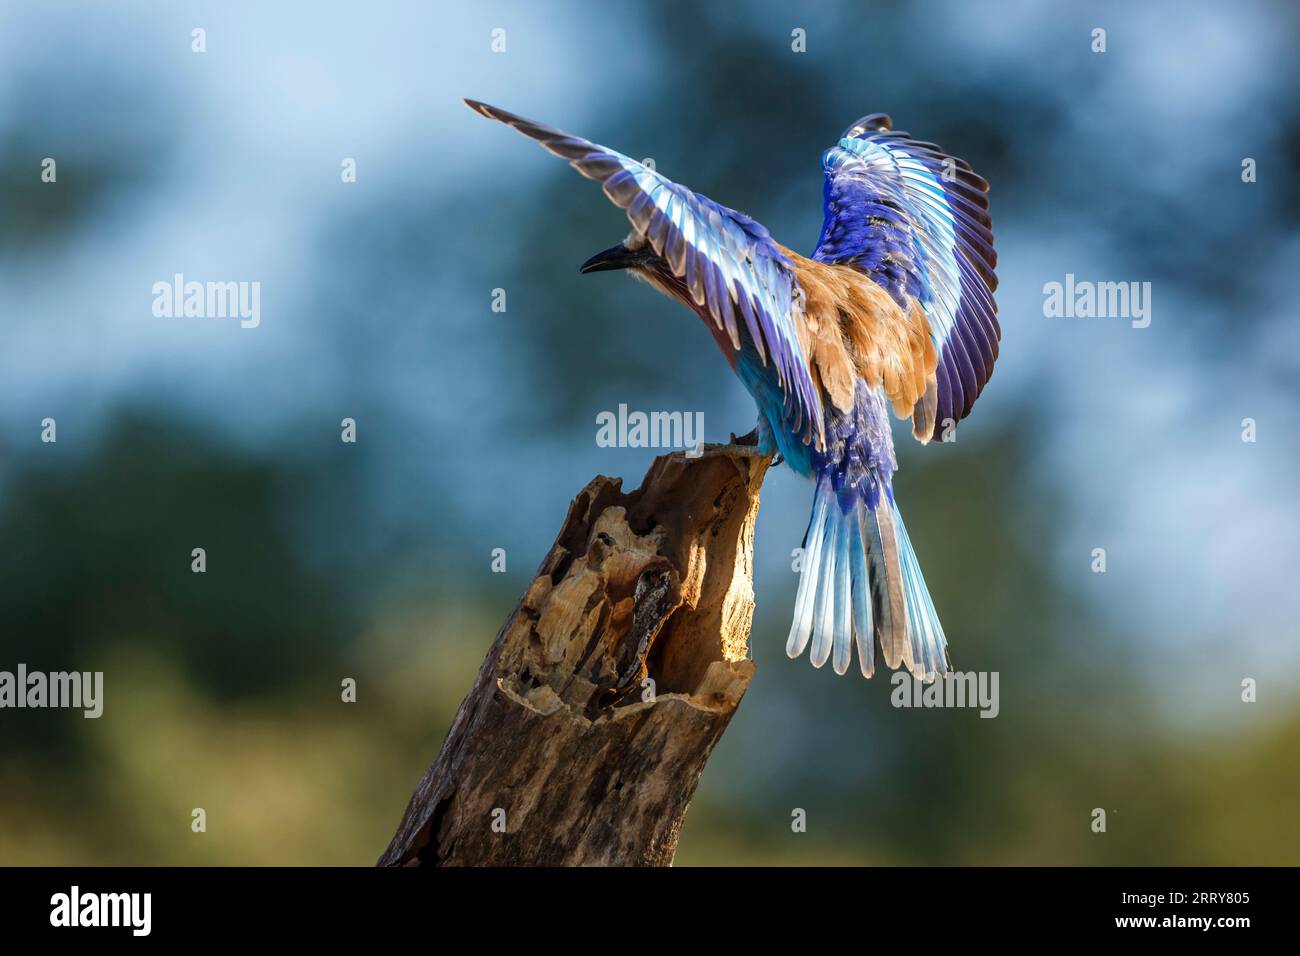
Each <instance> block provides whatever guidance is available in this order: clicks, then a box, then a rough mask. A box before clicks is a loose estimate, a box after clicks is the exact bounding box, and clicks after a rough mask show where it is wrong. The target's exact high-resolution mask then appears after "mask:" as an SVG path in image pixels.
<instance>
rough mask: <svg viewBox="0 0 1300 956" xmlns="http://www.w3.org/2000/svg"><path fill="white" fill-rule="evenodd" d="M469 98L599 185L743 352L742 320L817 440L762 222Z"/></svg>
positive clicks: (783, 277)
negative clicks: (625, 213) (566, 161)
mask: <svg viewBox="0 0 1300 956" xmlns="http://www.w3.org/2000/svg"><path fill="white" fill-rule="evenodd" d="M465 105H466V106H468V107H469V108H470V109H472V110H474V111H475V112H477V113H481V114H482V115H484V116H486V117H488V118H489V119H494V120H497V121H499V122H502V123H505V124H506V125H507V126H512V127H514V128H515V129H517V130H518V131H519V132H521V133H523V134H524V135H525V136H529V137H531V138H533V139H535V140H537V141H538V142H539V143H541V144H542V146H543V147H545V148H546V149H547V150H548V151H549V152H551V153H554V154H555V155H556V156H559V157H561V158H563V159H567V160H568V161H569V165H570V166H572V167H573V168H574V169H576V170H577V171H578V172H580V173H582V175H584V176H586V177H587V178H588V179H594V180H596V181H597V182H599V183H600V184H601V185H602V186H603V187H604V190H605V195H606V196H608V197H609V198H610V199H611V200H612V201H613V202H614V204H615V205H616V206H619V207H620V208H622V209H624V210H626V211H627V218H628V220H629V221H631V223H632V227H633V228H634V229H635V230H636V231H637V232H638V233H640V234H641V235H643V236H645V238H646V239H647V240H648V241H649V243H650V245H651V247H652V248H653V249H654V251H655V253H656V254H658V255H659V256H660V257H661V258H662V259H664V261H666V262H667V263H668V265H669V267H670V268H671V269H672V271H673V274H674V275H676V276H677V277H678V278H679V279H681V280H682V281H683V282H684V283H685V285H686V288H687V289H689V290H690V294H691V297H692V298H693V299H694V300H695V303H696V304H697V305H700V306H704V307H706V308H707V310H708V313H709V315H710V316H711V317H712V319H713V321H714V323H715V324H716V325H717V327H718V328H719V329H720V330H723V331H725V333H726V334H727V336H728V337H729V338H730V340H731V344H732V345H733V346H734V347H735V348H736V349H737V350H739V349H740V348H741V346H742V340H741V326H740V323H741V322H743V323H744V327H745V329H746V330H747V331H748V333H749V338H750V339H751V340H752V341H753V343H754V348H755V349H756V351H757V352H758V355H759V358H760V359H761V361H762V362H763V364H764V365H767V364H769V362H770V364H771V366H772V367H773V368H774V370H775V372H776V376H777V379H778V381H779V382H780V385H781V389H782V392H783V393H784V395H785V401H786V419H787V421H788V422H789V423H790V425H791V428H792V430H793V431H794V433H795V434H796V435H800V436H801V437H802V439H803V441H804V442H806V443H813V442H816V443H817V444H818V445H819V446H820V445H821V443H822V441H823V425H822V405H821V402H820V401H819V399H818V396H817V392H816V389H815V388H814V386H813V382H812V378H811V376H810V374H809V371H808V363H807V361H806V360H805V358H804V355H803V350H802V348H801V347H800V344H799V338H798V335H797V333H796V331H795V324H794V316H793V314H792V311H791V305H792V301H791V300H792V298H793V296H794V294H795V279H794V272H793V269H792V267H791V264H790V262H789V260H788V259H787V258H786V257H785V256H784V255H783V254H782V253H781V251H780V249H778V248H777V245H776V243H775V242H774V241H773V240H772V237H771V236H770V235H768V232H767V230H766V229H765V228H763V226H762V225H760V224H759V223H757V222H755V221H754V220H753V219H751V218H750V217H749V216H746V215H745V214H743V213H739V212H736V211H735V210H733V209H728V208H727V207H726V206H722V205H719V204H718V203H716V202H714V201H713V200H711V199H709V198H708V197H707V196H701V195H700V194H698V193H695V192H692V191H691V190H690V189H687V188H686V187H685V186H681V185H679V184H677V183H674V182H672V181H671V180H669V179H667V178H665V177H664V176H661V175H660V174H659V173H657V172H656V171H655V170H653V169H651V168H650V167H648V166H646V165H644V164H643V163H639V162H637V161H636V160H635V159H631V158H630V157H628V156H624V155H623V154H622V153H619V152H615V151H614V150H612V149H607V148H606V147H604V146H599V145H597V144H595V143H591V142H588V141H587V140H585V139H580V138H579V137H577V136H570V135H569V134H567V133H564V132H561V131H560V130H557V129H552V128H551V127H549V126H543V125H541V124H540V123H534V122H533V121H531V120H527V119H523V118H522V117H519V116H515V115H514V114H512V113H507V112H506V111H505V110H501V109H497V108H496V107H494V106H488V105H487V104H486V103H479V102H476V101H474V100H466V101H465Z"/></svg>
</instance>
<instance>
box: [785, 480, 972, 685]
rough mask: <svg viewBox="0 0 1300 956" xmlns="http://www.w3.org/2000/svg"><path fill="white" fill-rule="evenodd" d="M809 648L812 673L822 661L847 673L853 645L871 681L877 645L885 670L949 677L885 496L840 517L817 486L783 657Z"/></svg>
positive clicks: (821, 483)
mask: <svg viewBox="0 0 1300 956" xmlns="http://www.w3.org/2000/svg"><path fill="white" fill-rule="evenodd" d="M810 641H811V643H812V652H811V654H810V658H811V660H812V663H813V666H814V667H821V666H822V665H823V664H825V663H826V661H827V660H828V659H829V660H830V661H831V666H832V667H833V668H834V669H835V673H837V674H843V673H844V672H845V671H847V670H848V669H849V660H850V656H851V652H852V645H853V644H854V643H856V644H857V646H858V664H859V666H860V667H861V668H862V674H863V676H864V677H870V676H871V675H872V674H873V673H875V669H876V657H875V644H876V643H877V642H879V644H880V651H881V654H882V655H883V656H884V659H885V663H886V664H887V665H888V666H889V667H891V668H897V667H898V666H899V664H900V663H901V664H902V665H903V666H904V667H906V668H907V669H908V670H909V671H910V672H911V673H912V674H913V676H915V677H918V678H920V679H922V680H926V681H929V680H933V679H934V678H935V677H936V676H942V675H944V674H947V673H949V672H950V670H951V668H950V667H949V664H948V644H947V641H946V640H945V639H944V636H943V627H942V626H941V625H940V624H939V616H938V615H937V614H936V613H935V611H934V602H933V601H931V600H930V592H929V591H928V590H927V589H926V586H925V578H923V577H922V576H921V567H920V565H919V564H918V563H917V560H916V552H914V551H913V550H912V543H911V541H909V540H908V538H907V529H906V528H904V527H903V517H902V515H900V514H899V512H898V506H897V505H896V504H895V503H894V500H893V495H892V494H891V493H890V492H889V491H887V490H886V491H883V492H882V493H881V495H880V496H879V499H878V500H877V501H876V505H875V507H874V508H873V507H872V506H871V503H870V502H868V501H867V500H866V499H865V498H858V500H856V501H854V502H853V503H852V504H851V505H849V507H848V508H847V510H846V509H845V508H844V507H843V506H842V505H841V502H840V498H839V495H838V494H837V493H836V492H835V489H834V487H833V486H832V483H831V479H830V478H829V477H827V476H823V477H821V478H819V479H818V482H817V496H816V498H815V499H814V500H813V511H812V519H811V520H810V521H809V523H808V531H807V533H806V534H805V535H804V546H803V559H802V568H801V576H800V578H799V593H798V597H796V598H795V606H794V623H793V625H791V627H790V640H789V641H788V642H787V643H786V653H787V654H789V655H790V657H792V658H793V657H798V656H799V655H800V654H802V653H803V652H804V648H806V647H807V646H808V644H809V642H810Z"/></svg>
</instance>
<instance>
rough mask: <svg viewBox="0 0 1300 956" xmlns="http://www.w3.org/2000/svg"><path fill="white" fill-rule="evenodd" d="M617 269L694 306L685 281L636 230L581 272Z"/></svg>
mask: <svg viewBox="0 0 1300 956" xmlns="http://www.w3.org/2000/svg"><path fill="white" fill-rule="evenodd" d="M615 269H618V270H621V271H623V272H626V273H627V274H628V275H629V276H631V277H632V278H633V279H639V280H640V281H641V282H644V283H646V284H647V285H649V286H650V287H651V288H653V289H655V290H656V291H657V292H660V293H662V294H663V295H666V296H668V298H670V299H676V300H678V301H680V302H683V303H685V304H686V305H688V306H691V305H692V303H691V302H690V301H689V296H688V294H687V292H686V287H685V286H684V285H683V284H682V281H681V280H680V279H678V278H677V277H676V276H674V275H673V272H672V270H671V269H670V268H668V263H667V262H665V261H664V259H663V257H662V256H660V255H659V254H658V253H656V252H655V251H654V248H653V247H652V246H651V245H650V243H649V242H648V241H647V240H646V237H645V236H643V235H641V233H639V232H637V231H636V230H635V229H634V230H632V232H631V233H630V234H629V235H628V237H627V238H626V239H624V240H623V241H622V242H620V243H619V244H618V245H616V246H610V247H609V248H608V249H606V250H605V251H603V252H598V253H596V254H595V255H594V256H592V257H591V258H590V259H588V260H587V261H586V262H584V263H583V264H582V265H581V267H579V269H578V271H579V272H581V273H582V274H583V275H586V274H587V273H588V272H610V271H613V270H615Z"/></svg>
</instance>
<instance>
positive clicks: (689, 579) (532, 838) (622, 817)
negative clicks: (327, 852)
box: [379, 445, 770, 866]
mask: <svg viewBox="0 0 1300 956" xmlns="http://www.w3.org/2000/svg"><path fill="white" fill-rule="evenodd" d="M769 464H770V459H769V458H768V457H767V456H765V455H760V454H759V453H758V452H757V451H756V450H755V449H754V448H752V447H742V446H736V445H710V446H706V448H705V450H704V452H703V454H702V455H700V456H699V457H696V458H690V457H687V456H686V455H685V454H683V453H681V452H678V453H675V454H671V455H664V456H662V457H660V458H657V459H656V460H655V462H654V464H653V465H652V466H651V468H650V470H649V472H648V473H647V474H646V477H645V481H644V482H643V483H642V485H641V487H640V488H638V489H637V490H636V491H633V492H630V493H624V492H623V490H622V481H621V479H617V478H605V477H603V476H602V477H597V478H595V479H594V480H593V481H592V482H591V483H590V484H589V485H587V487H586V488H584V489H583V490H582V491H581V492H580V493H579V494H578V496H577V498H575V499H574V501H573V503H572V504H571V505H570V506H569V513H568V517H567V518H566V519H565V522H564V526H563V528H562V529H561V531H560V533H559V536H558V537H557V539H556V541H555V544H554V545H553V546H552V547H551V550H550V553H549V554H548V555H547V556H546V560H545V561H543V562H542V565H541V568H540V569H539V570H538V572H537V576H536V577H535V578H534V579H533V582H532V584H531V585H530V586H529V587H528V590H527V592H526V593H525V594H524V596H523V597H522V598H521V599H520V601H519V604H518V606H517V607H516V608H515V610H514V612H513V613H512V614H511V615H510V617H509V619H508V620H507V621H506V623H505V625H504V626H503V627H502V628H501V631H500V632H499V633H498V634H497V638H496V641H495V642H494V643H493V645H492V647H491V649H490V650H489V651H488V654H487V657H486V659H485V660H484V661H483V666H482V667H481V668H480V670H479V674H478V679H477V680H476V681H475V684H474V686H473V688H472V689H471V690H470V692H469V694H468V695H467V696H466V697H465V700H464V701H462V703H461V705H460V709H459V710H458V711H457V713H456V717H455V719H454V720H453V721H452V725H451V729H450V730H449V731H448V733H447V737H446V739H445V740H444V741H443V745H442V748H441V750H440V751H439V753H438V756H437V758H436V759H435V761H434V763H433V765H432V766H431V767H430V768H429V770H428V771H427V772H426V773H425V775H424V778H423V779H422V780H421V781H420V784H419V786H418V787H417V788H416V790H415V793H414V794H413V795H412V797H411V800H410V802H409V804H408V805H407V808H406V813H405V814H404V815H403V818H402V822H401V825H400V826H399V827H398V829H397V833H396V835H395V836H394V837H393V840H392V842H391V843H390V844H389V846H388V849H387V850H386V851H385V852H384V854H383V856H382V857H380V860H379V864H380V865H381V866H399V865H430V866H465V865H497V866H503V865H504V866H511V865H515V866H520V865H522V866H529V865H538V866H571V865H651V866H657V865H667V864H670V863H671V862H672V859H673V855H674V854H675V853H676V850H677V839H678V835H679V833H680V832H681V827H682V821H683V819H684V818H685V815H686V808H687V805H688V804H689V803H690V799H691V796H692V795H693V794H694V793H695V788H696V785H697V784H698V782H699V778H700V773H701V772H702V771H703V770H704V764H705V762H706V761H707V760H708V759H709V754H710V753H711V752H712V750H713V746H714V744H715V743H717V741H718V738H719V737H721V736H722V732H723V731H724V730H725V729H726V727H727V724H728V723H729V722H730V720H731V716H732V714H734V713H735V711H736V707H737V705H739V703H740V699H741V697H743V696H744V693H745V690H746V689H747V688H748V687H749V681H750V678H751V677H752V676H753V673H754V664H753V661H751V660H749V659H748V652H749V632H750V624H751V622H752V618H753V610H754V592H753V552H754V521H755V519H756V517H757V515H758V493H759V487H760V486H761V485H762V483H763V476H764V475H765V473H766V472H767V468H768V465H769ZM494 824H495V825H494Z"/></svg>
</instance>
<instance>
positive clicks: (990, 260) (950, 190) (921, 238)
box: [813, 113, 1002, 440]
mask: <svg viewBox="0 0 1300 956" xmlns="http://www.w3.org/2000/svg"><path fill="white" fill-rule="evenodd" d="M822 166H823V169H824V172H825V175H826V188H825V219H824V221H823V224H822V234H821V238H820V239H819V240H818V242H817V249H816V251H814V253H813V258H814V259H815V260H817V261H818V262H826V263H843V264H847V265H850V266H852V267H853V268H855V269H858V270H859V271H861V272H863V273H865V274H866V275H868V276H870V277H871V278H872V279H873V280H874V281H875V282H876V283H878V284H879V285H880V286H881V287H883V288H884V289H885V290H886V291H888V292H889V294H890V295H891V296H892V297H893V298H894V300H895V301H896V302H897V303H898V304H899V305H900V306H902V307H903V308H904V309H905V310H906V309H908V307H909V302H908V299H909V298H910V299H914V300H915V301H916V302H918V303H919V304H920V305H921V308H922V309H923V310H924V311H925V314H926V317H927V318H928V319H929V322H930V332H931V335H932V336H933V338H934V343H935V348H936V350H937V351H938V353H939V357H938V358H939V361H938V366H937V368H936V370H935V379H936V385H937V389H936V392H937V395H936V397H937V408H936V414H935V416H934V430H933V433H932V434H924V431H923V430H922V431H921V432H920V433H918V435H917V437H918V438H921V439H922V440H927V439H929V438H931V437H936V438H937V437H941V434H942V431H943V428H944V422H945V420H946V419H951V420H952V421H954V422H956V421H959V420H961V419H963V418H965V417H966V416H967V415H968V414H970V410H971V407H972V406H973V405H974V404H975V399H976V398H978V397H979V394H980V392H981V391H982V390H983V388H984V385H985V383H986V382H987V381H988V380H989V377H990V376H991V375H992V374H993V363H994V361H996V359H997V357H998V340H999V338H1001V334H1002V332H1001V329H1000V328H999V326H998V319H997V305H996V303H995V302H994V301H993V292H994V290H995V289H997V285H998V280H997V276H996V275H995V274H994V269H995V268H996V266H997V261H998V260H997V255H996V253H995V252H994V251H993V232H992V229H991V222H990V220H989V214H988V206H989V203H988V188H989V187H988V183H987V182H985V181H984V180H983V179H981V178H980V177H979V176H977V175H976V174H975V173H974V171H973V170H972V169H971V168H970V166H969V165H968V164H967V163H965V162H964V161H962V160H960V159H956V158H954V157H950V156H948V155H947V154H946V153H944V151H943V150H942V149H940V148H939V147H938V146H935V145H934V144H933V143H922V142H918V141H917V140H915V139H913V138H912V137H911V136H909V135H908V134H907V133H902V132H895V131H894V130H893V129H892V124H891V123H890V120H889V117H888V116H885V115H884V114H881V113H877V114H873V115H871V116H865V117H863V118H862V119H860V120H858V121H857V122H856V123H855V124H853V125H852V126H850V127H849V128H848V129H847V130H845V131H844V134H843V136H842V138H841V139H840V141H839V143H838V144H837V145H835V146H832V147H831V148H830V149H828V150H827V151H826V152H825V153H824V154H823V156H822ZM913 417H914V421H916V422H918V423H919V422H920V421H922V420H925V421H926V425H928V424H929V421H928V418H927V417H926V416H924V415H923V413H922V412H921V411H920V410H919V404H918V411H917V412H916V413H915V414H914V416H913Z"/></svg>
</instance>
